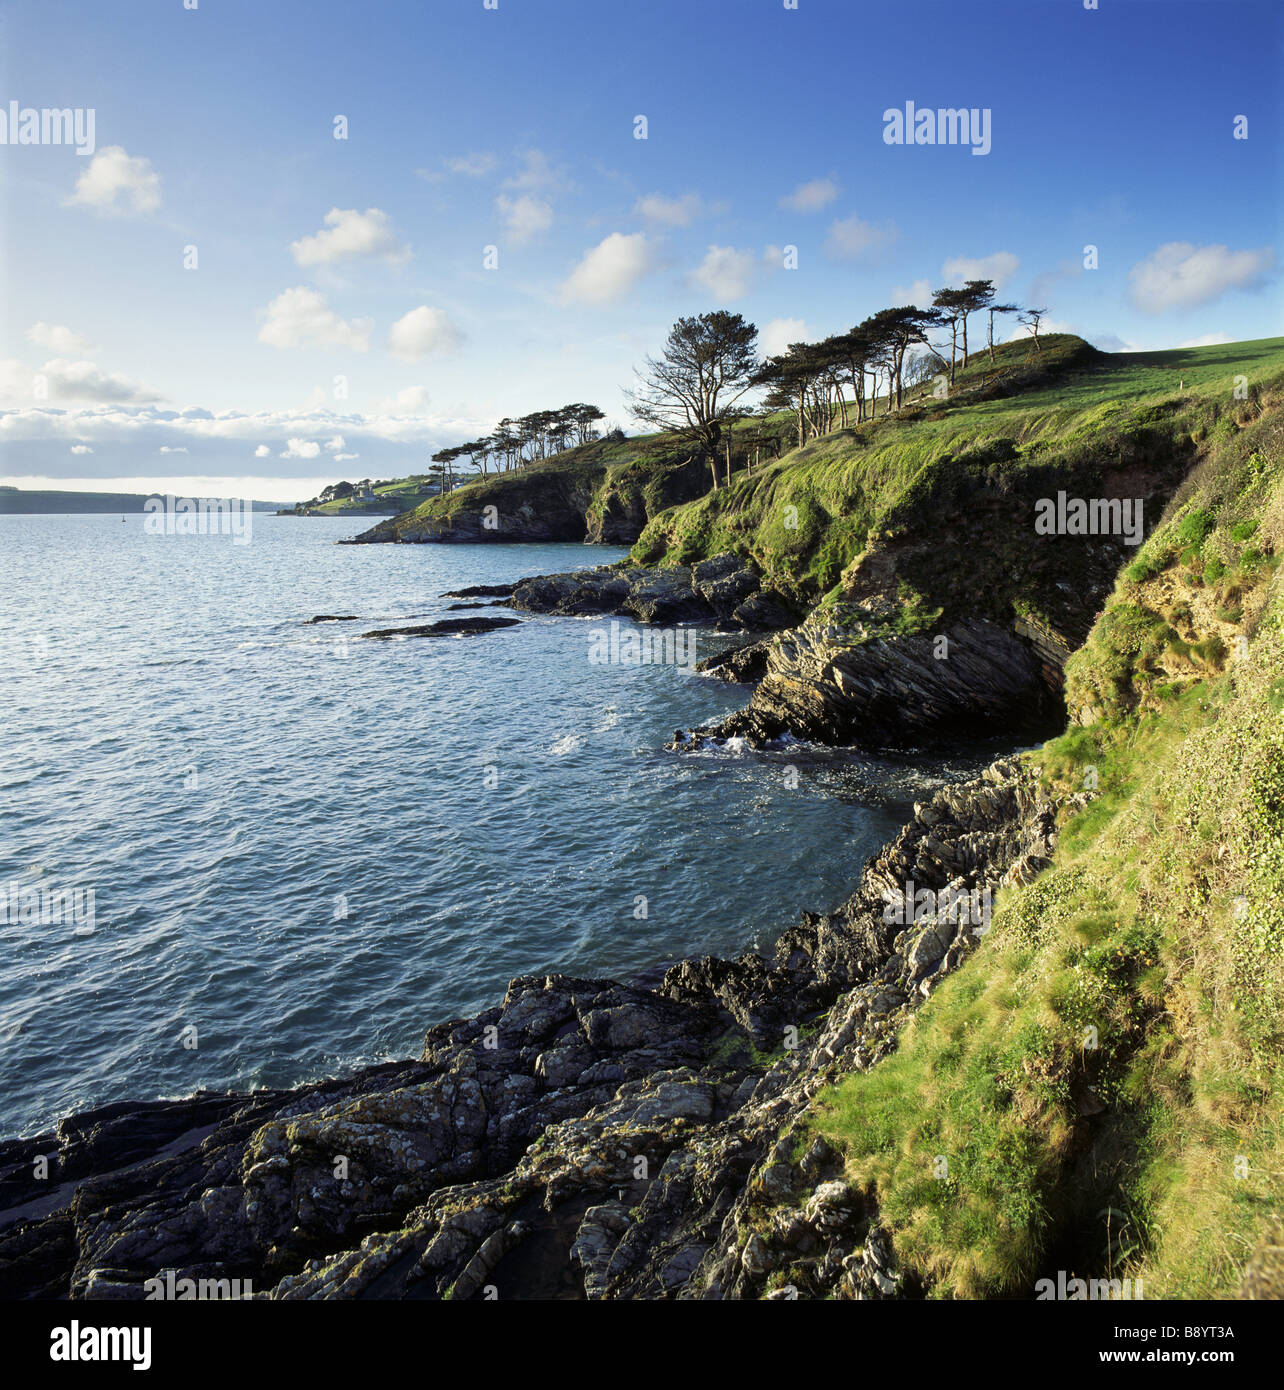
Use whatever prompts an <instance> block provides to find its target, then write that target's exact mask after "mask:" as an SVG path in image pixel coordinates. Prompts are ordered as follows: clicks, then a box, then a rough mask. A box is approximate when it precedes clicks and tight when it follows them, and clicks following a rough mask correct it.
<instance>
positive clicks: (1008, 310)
mask: <svg viewBox="0 0 1284 1390" xmlns="http://www.w3.org/2000/svg"><path fill="white" fill-rule="evenodd" d="M985 307H986V309H987V310H988V311H989V315H990V336H989V347H990V361H991V362H993V361H994V316H995V314H1015V313H1016V312H1017V311H1018V310H1019V309H1020V307H1021V306H1020V305H1019V304H987V305H986V306H985Z"/></svg>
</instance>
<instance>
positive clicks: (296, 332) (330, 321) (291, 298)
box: [259, 285, 374, 352]
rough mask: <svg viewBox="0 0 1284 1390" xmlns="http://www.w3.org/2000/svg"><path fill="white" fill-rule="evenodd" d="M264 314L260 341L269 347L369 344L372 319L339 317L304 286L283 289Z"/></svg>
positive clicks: (362, 349) (359, 349) (357, 349)
mask: <svg viewBox="0 0 1284 1390" xmlns="http://www.w3.org/2000/svg"><path fill="white" fill-rule="evenodd" d="M264 313H265V314H266V316H267V317H266V322H265V323H264V324H263V327H262V328H260V329H259V342H261V343H267V344H268V345H269V346H271V347H278V348H290V347H345V348H351V349H352V350H353V351H354V352H365V351H366V350H367V349H368V348H369V346H370V330H371V329H372V328H373V327H374V320H373V319H351V320H344V319H341V318H340V317H339V315H338V314H336V313H335V312H334V310H333V309H331V308H330V306H329V305H328V304H327V303H326V302H325V298H324V296H323V295H321V294H320V293H318V291H316V290H312V289H308V288H307V287H306V286H303V285H297V286H295V288H294V289H289V290H282V291H281V293H280V294H278V295H277V297H276V298H275V299H274V300H273V301H272V302H271V304H269V305H268V306H267V309H266V310H264Z"/></svg>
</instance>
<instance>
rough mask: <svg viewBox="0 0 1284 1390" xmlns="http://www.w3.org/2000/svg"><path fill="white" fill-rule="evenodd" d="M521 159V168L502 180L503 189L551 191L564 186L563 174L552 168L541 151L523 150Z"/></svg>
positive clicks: (564, 177)
mask: <svg viewBox="0 0 1284 1390" xmlns="http://www.w3.org/2000/svg"><path fill="white" fill-rule="evenodd" d="M521 159H522V168H521V169H520V170H519V171H518V172H517V173H516V174H514V175H513V176H512V178H507V179H505V180H504V187H505V188H517V189H532V190H534V189H549V190H552V189H556V188H564V187H565V186H566V176H565V174H563V172H562V171H561V170H560V169H555V168H554V167H553V165H552V164H551V163H550V162H549V158H548V156H547V155H546V154H545V153H544V151H543V150H525V151H523V153H522V156H521Z"/></svg>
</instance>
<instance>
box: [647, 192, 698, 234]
mask: <svg viewBox="0 0 1284 1390" xmlns="http://www.w3.org/2000/svg"><path fill="white" fill-rule="evenodd" d="M633 211H634V212H636V213H637V214H638V216H639V217H645V218H646V219H647V221H648V222H658V223H660V224H662V225H663V226H665V227H689V226H690V225H691V223H692V222H694V221H695V219H696V218H697V217H700V216H701V215H702V214H703V213H704V211H705V205H704V200H703V199H702V198H701V197H700V196H699V194H697V193H684V194H683V195H682V196H681V197H680V198H666V197H665V196H664V195H663V194H662V193H648V194H647V195H646V196H645V197H644V198H639V199H638V200H637V202H636V203H635V204H634V205H633Z"/></svg>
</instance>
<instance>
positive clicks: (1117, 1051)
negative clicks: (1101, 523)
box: [811, 340, 1284, 1298]
mask: <svg viewBox="0 0 1284 1390" xmlns="http://www.w3.org/2000/svg"><path fill="white" fill-rule="evenodd" d="M1279 347H1280V344H1279V342H1278V341H1277V340H1274V341H1272V342H1270V343H1262V344H1233V345H1230V346H1227V347H1220V348H1213V349H1205V350H1197V351H1195V352H1193V353H1191V354H1187V355H1185V356H1184V357H1183V365H1184V366H1185V368H1186V371H1187V373H1188V374H1187V375H1186V378H1185V380H1186V388H1187V390H1188V391H1189V392H1191V394H1192V395H1193V398H1194V401H1195V402H1196V405H1195V407H1194V412H1193V415H1192V414H1191V412H1190V410H1189V408H1188V407H1184V406H1183V415H1184V416H1185V417H1186V418H1191V419H1193V421H1194V423H1195V425H1196V427H1197V428H1198V427H1199V426H1200V425H1201V424H1202V426H1203V428H1204V429H1205V431H1206V432H1211V434H1212V436H1213V438H1212V440H1211V447H1210V448H1208V449H1207V450H1206V451H1204V453H1203V455H1202V456H1201V461H1200V463H1199V464H1198V466H1197V468H1196V469H1195V471H1194V472H1193V473H1192V475H1191V476H1190V478H1189V479H1188V480H1187V482H1186V484H1185V485H1184V486H1183V488H1182V489H1181V491H1180V492H1179V494H1178V495H1177V496H1176V497H1175V498H1174V500H1173V502H1172V504H1171V505H1170V507H1169V510H1168V513H1167V515H1166V516H1165V518H1164V519H1163V522H1162V524H1161V525H1160V526H1159V527H1158V528H1157V529H1156V531H1155V532H1154V533H1153V534H1152V536H1151V537H1150V539H1149V540H1148V542H1147V544H1146V545H1145V547H1144V549H1143V551H1142V553H1141V554H1140V555H1139V556H1138V557H1137V558H1136V560H1135V561H1134V562H1132V563H1131V564H1130V565H1129V566H1127V567H1126V569H1125V571H1124V572H1123V573H1122V574H1121V575H1120V577H1119V579H1118V582H1117V585H1116V588H1115V591H1114V594H1113V596H1112V597H1111V599H1110V601H1109V603H1108V605H1107V607H1106V610H1105V612H1104V613H1103V614H1102V616H1101V617H1100V619H1099V620H1098V622H1097V623H1096V625H1095V627H1094V629H1093V631H1092V634H1091V636H1090V638H1089V640H1088V642H1087V643H1086V644H1085V645H1084V646H1083V647H1082V648H1081V650H1080V651H1079V652H1077V653H1076V654H1075V656H1074V657H1073V658H1072V659H1071V663H1070V667H1069V670H1068V672H1067V684H1068V702H1069V705H1070V708H1071V710H1072V711H1074V712H1075V715H1076V717H1077V719H1078V720H1079V721H1080V722H1079V723H1078V724H1076V725H1075V726H1073V727H1072V728H1071V729H1070V730H1069V731H1068V732H1067V733H1066V734H1065V735H1063V736H1062V737H1060V738H1058V739H1056V740H1053V741H1052V742H1051V743H1049V744H1048V745H1046V746H1045V747H1044V748H1042V749H1041V750H1039V751H1037V752H1035V753H1032V754H1029V755H1027V756H1028V757H1029V758H1030V760H1031V761H1032V763H1033V764H1034V765H1035V767H1036V768H1038V770H1039V773H1040V775H1041V777H1043V778H1044V779H1045V780H1046V781H1047V782H1048V783H1050V784H1051V785H1052V786H1053V787H1056V788H1062V789H1066V790H1069V789H1074V790H1079V789H1082V788H1084V787H1088V788H1090V789H1091V788H1093V787H1095V788H1096V789H1097V791H1098V795H1097V797H1096V799H1095V800H1094V801H1093V802H1092V803H1091V804H1090V805H1089V806H1088V807H1087V808H1086V809H1085V810H1083V811H1082V812H1080V813H1079V814H1078V815H1077V817H1075V818H1074V819H1071V820H1070V821H1069V822H1068V823H1067V824H1065V825H1064V826H1063V828H1062V834H1061V839H1060V843H1059V845H1058V849H1057V853H1056V857H1055V860H1054V862H1053V864H1052V866H1051V867H1050V868H1049V869H1048V870H1047V871H1046V872H1045V873H1044V874H1043V875H1041V876H1040V878H1039V879H1038V880H1036V881H1035V882H1034V883H1033V884H1030V885H1028V886H1027V887H1024V888H1016V889H1011V890H1008V891H1006V892H1005V893H1003V894H1002V895H1000V898H999V901H998V903H997V905H996V912H995V916H994V921H993V926H992V929H991V931H990V932H989V934H988V935H987V936H986V937H985V938H984V940H983V941H982V943H981V945H980V946H979V947H978V949H977V951H976V953H975V954H974V955H973V956H972V957H971V959H970V960H969V961H968V962H967V963H966V964H965V965H964V966H963V967H962V968H961V969H960V970H959V971H958V972H957V973H956V974H955V975H954V976H953V977H951V978H950V979H948V980H947V981H945V982H944V983H943V985H942V986H941V988H940V989H939V990H938V991H937V992H936V994H934V995H933V997H932V998H931V999H930V1000H929V1001H928V1002H927V1003H926V1004H925V1005H924V1007H923V1008H922V1010H921V1011H920V1012H919V1014H918V1015H917V1016H916V1018H915V1020H914V1022H913V1024H912V1025H911V1026H910V1028H909V1029H908V1030H907V1032H906V1034H905V1035H904V1037H903V1038H902V1043H901V1047H900V1050H899V1051H898V1052H897V1053H896V1054H895V1055H894V1056H893V1057H891V1058H889V1059H888V1060H887V1061H885V1062H883V1063H882V1064H880V1065H879V1066H877V1067H876V1068H874V1069H873V1070H872V1071H871V1072H870V1073H868V1074H865V1075H856V1076H852V1077H849V1078H848V1079H847V1080H846V1081H845V1082H843V1083H842V1084H841V1085H840V1086H838V1087H836V1088H834V1089H832V1090H830V1091H829V1092H827V1093H824V1094H822V1095H821V1096H820V1097H818V1098H817V1101H816V1104H815V1108H814V1111H813V1114H812V1117H811V1123H812V1124H813V1125H814V1127H815V1128H817V1129H818V1130H820V1131H822V1132H824V1133H826V1134H828V1135H829V1136H830V1137H831V1138H832V1139H834V1140H835V1141H837V1142H838V1143H839V1144H841V1145H842V1146H843V1148H844V1149H845V1151H846V1153H847V1162H848V1174H849V1177H850V1179H851V1181H852V1182H853V1183H854V1184H856V1185H858V1186H860V1187H862V1188H865V1189H867V1190H872V1191H874V1192H875V1193H876V1194H877V1200H878V1202H879V1204H880V1207H881V1210H882V1212H883V1215H884V1218H885V1219H886V1220H887V1221H888V1222H889V1224H890V1225H891V1227H892V1229H893V1231H894V1233H895V1240H896V1244H897V1247H898V1250H899V1252H900V1254H901V1257H902V1259H903V1260H905V1261H906V1262H907V1263H908V1264H909V1265H910V1266H911V1267H913V1268H915V1269H917V1270H918V1272H919V1273H920V1274H922V1275H923V1276H924V1277H925V1278H926V1279H927V1280H928V1281H929V1283H930V1284H931V1286H932V1288H933V1290H934V1292H935V1293H936V1294H937V1295H939V1296H964V1297H975V1296H995V1295H1004V1294H1021V1293H1029V1291H1030V1288H1031V1285H1032V1282H1033V1280H1035V1279H1036V1278H1038V1277H1042V1276H1048V1275H1052V1276H1055V1272H1056V1270H1057V1269H1065V1270H1066V1271H1067V1272H1068V1273H1069V1274H1071V1275H1078V1276H1080V1277H1084V1278H1092V1277H1097V1278H1110V1277H1114V1278H1119V1277H1132V1278H1134V1279H1137V1278H1140V1279H1141V1280H1142V1281H1143V1285H1144V1289H1145V1296H1146V1297H1148V1298H1155V1297H1181V1298H1199V1297H1226V1296H1234V1295H1235V1294H1236V1293H1237V1291H1238V1290H1239V1288H1240V1281H1241V1278H1242V1276H1243V1271H1244V1268H1245V1265H1246V1263H1247V1264H1250V1265H1251V1264H1253V1263H1254V1256H1253V1252H1254V1251H1259V1252H1264V1251H1268V1250H1269V1249H1270V1248H1271V1246H1272V1245H1275V1246H1278V1244H1279V1243H1280V1242H1279V1224H1278V1223H1279V1220H1280V1215H1281V1210H1282V1209H1284V1208H1282V1205H1281V1204H1282V1201H1284V1069H1282V1068H1281V1065H1280V1061H1281V1049H1282V1045H1284V579H1281V576H1280V575H1279V574H1278V572H1277V568H1276V563H1277V556H1278V555H1279V554H1280V553H1281V546H1282V545H1284V389H1282V388H1281V384H1280V381H1279V378H1278V376H1277V375H1275V376H1271V377H1269V379H1268V384H1267V385H1265V386H1261V385H1259V386H1258V387H1257V388H1255V389H1253V388H1250V391H1249V396H1248V399H1246V400H1235V399H1233V398H1231V399H1228V400H1226V401H1223V402H1222V403H1221V406H1220V408H1218V403H1217V399H1216V397H1217V393H1218V391H1220V392H1221V393H1222V394H1223V395H1225V396H1227V397H1230V395H1231V390H1230V388H1231V382H1230V374H1232V373H1234V374H1238V373H1240V372H1243V373H1244V374H1245V375H1247V376H1249V378H1250V381H1253V380H1254V379H1257V380H1258V381H1259V382H1260V381H1261V379H1262V373H1263V371H1264V369H1266V368H1268V367H1271V366H1273V363H1274V360H1275V359H1276V357H1277V354H1278V351H1279ZM1172 356H1173V355H1172V354H1159V355H1156V357H1157V358H1158V359H1159V361H1158V364H1157V365H1156V362H1155V359H1151V360H1149V361H1140V362H1137V363H1131V362H1128V363H1126V364H1125V365H1123V366H1121V367H1120V368H1119V369H1118V374H1117V381H1118V383H1119V384H1120V385H1121V387H1123V388H1125V389H1126V390H1127V392H1128V397H1127V399H1126V400H1125V401H1122V402H1120V401H1115V402H1112V404H1111V406H1109V407H1106V406H1104V405H1103V406H1096V407H1089V408H1090V409H1093V410H1100V409H1107V408H1111V409H1114V410H1115V411H1116V412H1118V411H1127V412H1130V413H1131V412H1132V411H1135V410H1136V409H1138V408H1145V407H1146V406H1147V405H1148V404H1151V403H1152V393H1153V392H1155V391H1157V390H1159V387H1160V383H1162V381H1163V380H1164V378H1160V379H1159V381H1158V382H1157V381H1156V379H1155V377H1154V373H1155V371H1156V370H1160V371H1162V370H1164V362H1163V359H1170V358H1171V357H1172ZM1192 359H1193V360H1194V361H1195V363H1196V365H1195V367H1194V369H1191V368H1190V367H1189V365H1188V363H1189V362H1190V361H1191V360H1192ZM1205 372H1207V373H1208V375H1204V373H1205ZM1219 381H1220V383H1221V385H1220V386H1219V385H1218V382H1219ZM1092 389H1094V388H1093V387H1092V386H1091V384H1090V383H1089V382H1083V383H1077V382H1072V383H1068V384H1067V386H1066V387H1065V388H1063V390H1066V391H1068V393H1069V394H1070V395H1071V396H1077V397H1079V398H1080V399H1081V400H1082V399H1083V398H1084V393H1085V392H1087V391H1090V390H1092ZM1179 399H1181V398H1179ZM1158 403H1159V402H1158V401H1154V404H1158ZM1210 412H1211V414H1210ZM1262 1258H1263V1256H1262V1255H1261V1254H1259V1255H1258V1256H1257V1257H1256V1259H1257V1261H1260V1260H1261V1259H1262ZM1259 1274H1260V1271H1259ZM1282 1282H1284V1281H1282V1280H1281V1277H1280V1272H1279V1270H1278V1269H1274V1270H1273V1271H1271V1272H1269V1273H1268V1275H1267V1276H1266V1283H1267V1286H1268V1287H1271V1288H1273V1289H1274V1293H1275V1296H1279V1293H1280V1289H1281V1284H1282Z"/></svg>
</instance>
